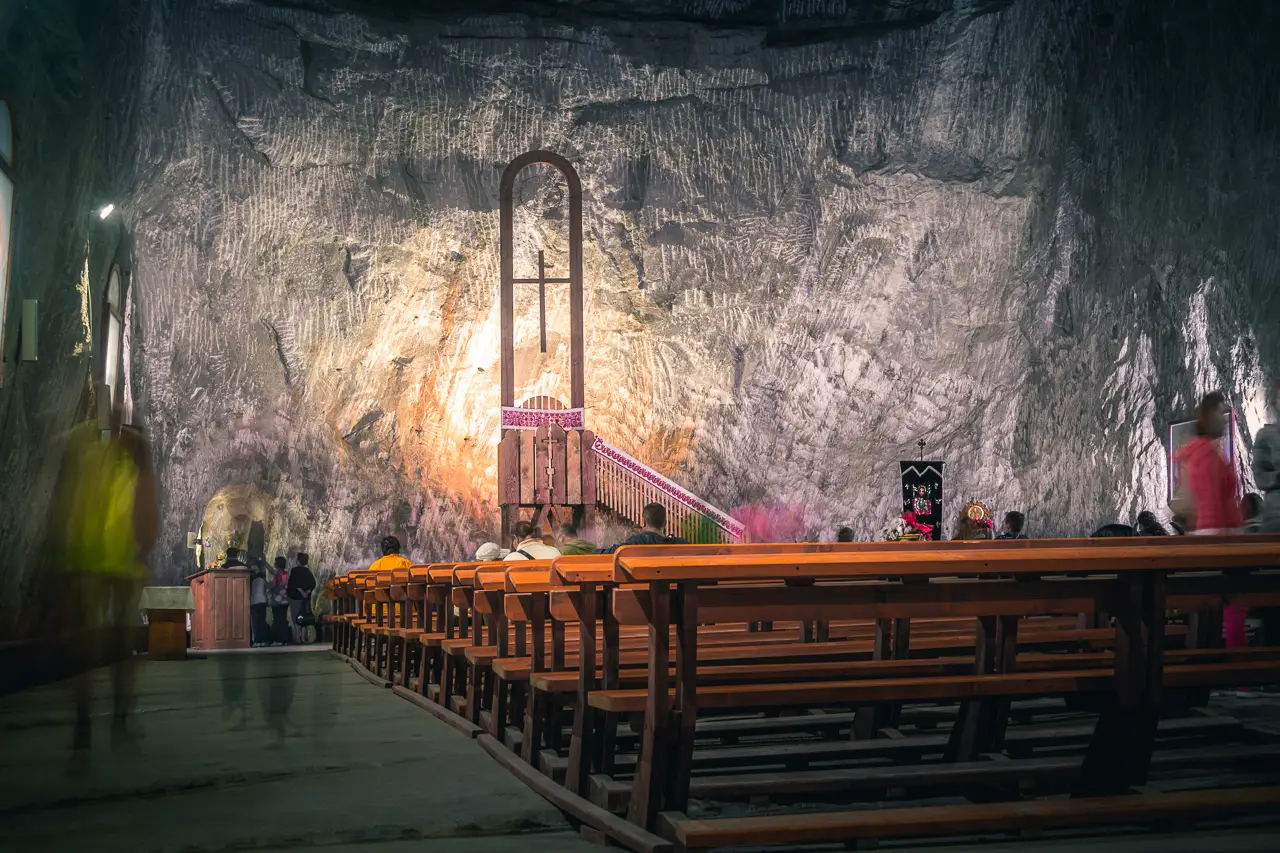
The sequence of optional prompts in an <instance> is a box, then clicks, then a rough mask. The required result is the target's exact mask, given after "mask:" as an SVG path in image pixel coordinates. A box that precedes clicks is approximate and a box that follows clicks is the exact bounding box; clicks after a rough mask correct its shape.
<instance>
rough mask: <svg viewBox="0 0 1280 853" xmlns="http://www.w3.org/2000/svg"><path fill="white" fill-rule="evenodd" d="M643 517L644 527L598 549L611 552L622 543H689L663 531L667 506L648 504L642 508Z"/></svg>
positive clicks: (665, 524) (665, 523)
mask: <svg viewBox="0 0 1280 853" xmlns="http://www.w3.org/2000/svg"><path fill="white" fill-rule="evenodd" d="M642 517H643V518H644V528H643V529H642V530H641V531H640V532H639V533H633V534H632V535H631V536H628V537H627V538H626V539H625V540H623V541H622V542H619V543H618V544H617V545H614V546H613V547H611V548H605V549H602V550H601V551H600V553H601V554H612V553H613V552H614V551H617V550H618V549H619V548H621V547H622V546H623V545H688V544H689V543H688V542H686V541H685V540H683V539H681V538H680V537H678V536H668V535H666V533H665V532H664V531H665V530H666V529H667V508H666V507H664V506H663V505H662V504H649V505H648V506H646V507H645V508H644V513H643V515H642Z"/></svg>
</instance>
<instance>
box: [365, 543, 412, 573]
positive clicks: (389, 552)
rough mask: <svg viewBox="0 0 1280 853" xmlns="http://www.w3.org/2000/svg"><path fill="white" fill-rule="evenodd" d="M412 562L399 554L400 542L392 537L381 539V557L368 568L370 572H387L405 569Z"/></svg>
mask: <svg viewBox="0 0 1280 853" xmlns="http://www.w3.org/2000/svg"><path fill="white" fill-rule="evenodd" d="M412 565H413V561H412V560H410V559H409V558H408V557H406V556H404V555H403V554H401V553H400V540H399V539H397V538H396V537H394V536H383V537H382V556H381V557H379V558H378V559H376V560H374V561H373V565H371V566H369V571H371V572H389V571H392V570H394V569H407V568H409V567H410V566H412Z"/></svg>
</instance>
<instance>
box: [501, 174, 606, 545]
mask: <svg viewBox="0 0 1280 853" xmlns="http://www.w3.org/2000/svg"><path fill="white" fill-rule="evenodd" d="M535 163H545V164H546V165H549V166H554V167H555V168H556V169H558V170H559V171H560V173H561V174H562V175H564V179H565V182H566V183H567V184H568V190H569V271H568V275H567V276H561V277H555V278H548V277H547V263H546V259H545V258H544V256H543V253H542V252H538V275H537V277H536V278H516V277H515V223H514V218H513V201H512V196H513V191H514V186H515V180H516V176H517V175H519V174H520V172H521V171H523V170H524V169H525V168H527V167H529V166H532V165H534V164H535ZM499 197H500V206H501V215H500V242H501V262H502V267H501V275H502V280H501V291H500V309H501V322H502V342H501V347H502V362H501V365H502V420H501V428H502V439H501V442H500V443H499V445H498V503H499V505H500V506H501V508H502V539H503V542H504V543H506V542H507V541H508V540H509V539H510V536H511V528H512V527H513V526H514V525H515V523H516V522H517V521H519V520H521V519H522V518H523V519H528V520H532V521H534V522H536V523H537V524H539V525H540V526H542V528H543V531H544V532H550V531H551V528H552V527H553V526H554V525H557V524H560V523H563V522H565V521H568V520H570V519H571V518H577V519H579V520H580V521H581V522H582V523H584V524H586V525H588V526H589V525H591V524H592V522H593V521H594V515H595V506H596V484H595V474H596V464H595V457H594V451H593V449H592V445H593V444H594V442H595V436H594V435H593V434H592V433H591V432H590V431H589V430H587V429H586V422H585V399H584V398H585V381H584V375H583V374H584V364H585V355H584V344H583V334H582V323H583V313H582V182H581V181H580V180H579V179H578V173H577V172H576V171H574V168H573V166H572V165H571V164H570V163H569V161H568V160H566V159H565V158H564V157H561V156H560V155H559V154H555V153H553V152H551V151H530V152H528V153H526V154H521V155H520V156H519V157H517V158H516V159H514V160H512V161H511V163H510V165H508V166H507V168H506V171H504V172H503V173H502V184H501V187H500V190H499ZM518 284H536V285H537V286H538V305H539V319H540V322H539V330H540V341H541V347H542V351H543V352H546V350H547V333H546V288H547V285H565V284H567V285H568V286H569V362H570V366H569V370H570V378H569V384H570V395H571V397H570V403H569V406H567V407H566V406H565V405H564V403H563V402H562V401H560V400H558V399H556V398H554V397H546V396H538V397H531V398H529V399H527V400H524V401H522V402H521V403H520V404H519V405H518V406H517V405H516V391H515V286H516V285H518Z"/></svg>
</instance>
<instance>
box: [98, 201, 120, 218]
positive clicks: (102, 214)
mask: <svg viewBox="0 0 1280 853" xmlns="http://www.w3.org/2000/svg"><path fill="white" fill-rule="evenodd" d="M115 209H116V206H115V205H114V204H107V205H103V207H102V210H99V211H98V218H99V219H106V218H107V217H108V216H110V215H111V214H112V212H113V211H114V210H115Z"/></svg>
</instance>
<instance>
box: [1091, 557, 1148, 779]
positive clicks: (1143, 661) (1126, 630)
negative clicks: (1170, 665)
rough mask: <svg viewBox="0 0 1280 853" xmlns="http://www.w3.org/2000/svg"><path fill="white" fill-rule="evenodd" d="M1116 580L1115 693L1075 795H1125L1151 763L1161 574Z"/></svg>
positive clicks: (1145, 573)
mask: <svg viewBox="0 0 1280 853" xmlns="http://www.w3.org/2000/svg"><path fill="white" fill-rule="evenodd" d="M1135 574H1136V573H1135ZM1117 584H1118V587H1119V589H1118V592H1117V596H1116V598H1117V605H1116V606H1117V612H1116V614H1115V618H1116V650H1115V676H1114V683H1115V692H1114V694H1113V696H1112V697H1111V700H1110V702H1109V703H1108V706H1107V707H1105V708H1104V710H1103V712H1102V715H1101V716H1100V717H1099V718H1098V724H1097V727H1096V728H1095V729H1094V733H1093V738H1092V739H1091V740H1090V741H1089V746H1088V748H1087V750H1086V752H1085V756H1084V763H1083V765H1082V766H1081V768H1080V778H1079V780H1078V782H1077V785H1076V789H1075V791H1074V792H1073V794H1074V795H1075V796H1103V795H1108V794H1118V793H1124V792H1125V791H1127V790H1129V789H1130V788H1131V787H1133V786H1135V785H1143V784H1146V780H1147V773H1148V771H1149V769H1150V766H1151V752H1152V749H1153V747H1154V744H1155V733H1156V727H1157V725H1158V724H1159V719H1160V682H1161V678H1162V674H1163V664H1164V655H1163V648H1164V605H1165V594H1164V577H1163V574H1162V573H1159V572H1142V573H1140V574H1136V576H1134V575H1130V576H1127V577H1123V578H1121V579H1120V580H1119V581H1117Z"/></svg>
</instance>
